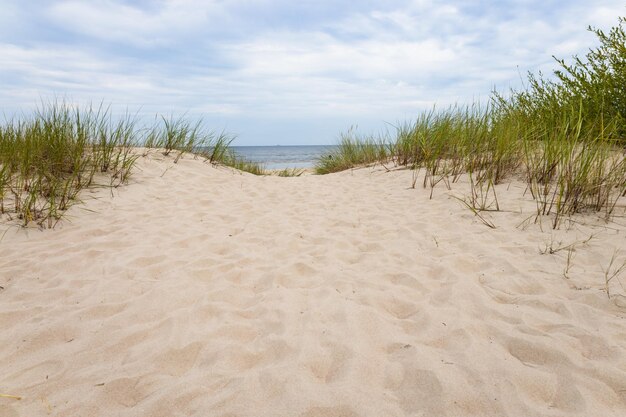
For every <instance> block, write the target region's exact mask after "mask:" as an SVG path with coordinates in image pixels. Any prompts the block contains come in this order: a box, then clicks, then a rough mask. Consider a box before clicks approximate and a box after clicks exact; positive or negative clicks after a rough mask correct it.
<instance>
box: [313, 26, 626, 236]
mask: <svg viewBox="0 0 626 417" xmlns="http://www.w3.org/2000/svg"><path fill="white" fill-rule="evenodd" d="M624 23H625V20H624V19H623V18H620V19H619V25H618V26H617V27H615V28H613V29H612V30H611V31H610V32H609V33H608V34H605V33H604V32H602V31H600V30H597V29H592V28H590V29H589V30H591V31H592V32H594V33H595V34H596V35H597V36H598V38H599V40H600V46H599V47H598V48H596V49H593V50H591V51H590V52H589V53H588V54H587V56H586V59H580V58H578V57H575V58H574V64H572V65H567V64H566V63H565V62H564V61H563V60H557V62H558V63H559V65H560V69H559V70H557V71H555V77H556V81H550V80H546V79H544V78H542V76H541V75H540V76H535V75H533V74H529V75H528V80H529V85H528V88H527V89H526V90H524V91H511V93H510V94H509V95H508V96H507V97H505V96H503V95H501V94H498V93H495V92H494V94H493V96H492V100H491V101H490V103H489V105H487V106H482V107H481V106H479V105H476V104H473V105H468V106H453V107H451V108H448V109H445V110H439V111H435V110H432V111H429V112H425V113H422V114H421V115H419V116H418V117H417V119H416V120H415V121H414V122H411V123H405V124H404V125H401V126H399V127H397V128H396V135H395V139H394V140H391V141H382V140H376V139H373V138H371V137H370V138H365V139H360V138H355V137H354V136H353V135H351V134H348V135H344V136H342V138H341V142H340V145H339V147H338V149H337V150H336V151H335V153H334V154H331V155H328V156H326V157H323V158H321V159H320V160H319V161H318V163H317V166H316V172H317V173H318V174H324V173H329V172H335V171H340V170H343V169H348V168H351V167H354V166H359V165H363V164H371V163H376V162H385V161H389V160H392V161H394V162H395V163H396V164H397V165H400V166H407V167H409V168H412V169H413V170H414V171H413V180H412V186H413V187H415V186H416V184H417V183H418V181H420V176H421V185H422V186H423V187H425V188H430V195H431V197H432V195H433V190H434V188H435V187H436V186H437V185H438V184H444V185H445V186H446V187H447V188H448V189H449V188H450V187H451V184H452V183H454V182H456V181H457V180H458V179H459V177H460V176H461V175H462V174H467V175H468V177H469V180H470V187H471V190H470V194H469V195H468V196H467V197H466V198H465V199H462V202H463V203H464V204H465V205H466V206H467V207H469V208H470V209H471V210H472V211H473V212H474V213H475V214H477V215H478V214H479V213H480V212H481V211H488V210H499V209H500V207H499V204H498V199H497V195H496V191H495V190H496V189H495V185H497V184H499V183H501V182H502V181H503V180H504V179H506V178H510V177H512V176H521V177H523V178H525V180H526V182H527V184H528V189H529V191H530V194H531V195H532V197H533V199H534V200H535V201H536V206H537V211H536V215H537V217H536V219H538V218H539V216H551V219H552V226H553V227H554V228H557V227H558V226H559V224H560V223H561V221H562V219H563V218H564V216H569V215H572V214H575V213H581V212H586V211H593V212H600V213H602V214H603V215H604V216H605V218H606V219H610V218H611V216H612V214H613V211H614V208H615V204H616V202H617V199H618V198H619V196H620V195H626V162H625V161H626V159H625V153H624V146H625V145H626V136H625V135H626V105H625V104H626V102H625V101H624V97H626V64H625V63H626V49H625V48H624V44H626V34H625V32H624V29H623V24H624ZM481 219H482V218H481ZM483 222H484V220H483ZM486 224H487V223H486ZM488 225H489V226H490V227H491V226H492V225H490V224H488Z"/></svg>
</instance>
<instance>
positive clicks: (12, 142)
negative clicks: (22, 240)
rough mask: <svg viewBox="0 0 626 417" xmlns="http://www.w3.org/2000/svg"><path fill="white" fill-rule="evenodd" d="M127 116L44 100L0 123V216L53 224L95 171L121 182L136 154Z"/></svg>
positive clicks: (114, 183) (129, 119)
mask: <svg viewBox="0 0 626 417" xmlns="http://www.w3.org/2000/svg"><path fill="white" fill-rule="evenodd" d="M135 139H136V138H135V132H134V129H133V123H132V120H131V118H130V117H125V118H121V119H117V120H116V121H114V120H113V119H112V118H111V117H110V113H109V110H108V109H107V108H104V107H102V106H100V107H97V108H93V107H89V108H86V109H84V110H81V109H78V108H74V107H71V106H69V105H67V104H65V103H52V104H46V105H43V106H42V107H41V108H40V109H39V110H38V111H37V112H36V113H35V115H33V116H32V117H30V118H27V119H25V120H10V121H7V122H6V123H5V124H4V125H2V126H0V216H2V217H5V218H7V217H8V218H9V219H19V220H20V222H21V223H22V224H23V225H27V224H29V223H31V222H36V223H37V224H39V225H40V226H42V227H46V226H47V227H53V226H54V224H56V222H57V221H58V220H59V219H60V217H61V215H62V213H63V212H64V211H65V210H67V208H69V207H70V206H71V205H72V204H73V203H74V202H76V200H77V195H78V193H79V192H80V190H81V189H83V188H85V187H89V186H91V185H92V183H93V181H94V178H95V177H96V176H97V175H100V174H102V175H106V176H108V178H109V181H110V184H111V185H114V186H115V185H119V184H121V183H123V182H125V181H126V180H127V179H128V177H129V175H130V172H131V169H132V167H133V164H134V162H135V160H136V158H137V157H136V156H135V155H134V154H133V153H132V152H130V148H131V147H132V146H134V144H135Z"/></svg>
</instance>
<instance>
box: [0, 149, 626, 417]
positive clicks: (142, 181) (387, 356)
mask: <svg viewBox="0 0 626 417" xmlns="http://www.w3.org/2000/svg"><path fill="white" fill-rule="evenodd" d="M138 167H139V169H140V171H138V172H137V173H136V175H135V176H134V178H133V180H132V181H131V184H130V185H128V186H125V187H122V188H119V189H117V190H115V191H114V192H113V194H114V196H113V197H112V196H111V193H110V191H109V190H105V189H100V190H96V191H92V192H86V193H84V194H83V198H84V200H85V201H86V204H84V205H83V206H74V207H73V208H72V209H71V210H70V212H69V217H68V220H67V221H65V222H63V223H62V224H60V225H59V226H57V228H56V229H55V230H53V231H39V230H36V229H26V230H25V229H20V228H16V227H14V228H11V229H10V230H9V231H8V232H7V233H6V235H5V236H4V238H3V240H2V241H1V242H0V251H1V252H0V253H1V255H0V286H2V289H0V329H1V330H2V331H1V332H0V393H5V394H15V395H20V396H22V397H23V399H22V400H21V401H18V400H15V399H10V398H0V416H3V417H12V416H24V417H26V416H42V415H43V416H45V415H54V416H118V415H120V416H139V415H146V416H187V415H196V416H342V417H343V416H372V417H378V416H446V415H447V416H466V415H476V416H507V415H512V416H624V415H626V320H625V317H626V298H624V297H620V296H617V297H615V298H614V299H612V300H609V299H608V298H607V296H606V293H605V292H604V291H603V286H604V278H603V272H602V267H606V266H607V265H608V263H609V260H610V258H611V256H612V254H613V252H614V250H615V249H616V248H621V249H622V252H621V253H620V255H619V256H618V261H619V263H621V261H623V259H624V258H626V241H625V237H626V226H624V225H623V224H624V223H626V219H625V218H624V217H621V218H618V219H617V222H616V223H610V224H608V225H604V224H603V223H602V222H598V221H596V220H594V218H592V217H585V218H580V219H579V220H580V221H582V222H583V223H588V224H586V225H585V224H574V225H572V227H571V229H570V230H569V231H566V230H561V231H559V232H557V233H555V232H552V231H551V230H550V229H549V227H544V230H543V231H542V230H541V229H540V227H539V226H537V225H533V224H531V225H530V226H528V227H526V228H522V227H516V226H517V225H519V224H520V223H522V222H523V220H524V219H525V218H527V217H528V216H529V215H530V213H532V209H533V207H534V203H532V201H530V200H529V199H528V198H527V197H523V186H522V185H521V184H519V183H516V182H512V183H507V184H503V185H502V186H500V188H499V198H500V202H501V205H502V206H503V208H504V209H506V210H510V211H512V212H503V213H493V214H491V215H490V218H491V219H492V220H493V222H494V223H495V224H496V225H497V229H495V230H492V229H489V228H487V227H486V226H485V225H483V224H482V223H481V222H480V221H478V220H477V219H476V218H475V217H474V216H473V215H472V214H471V213H470V212H469V211H468V210H467V209H464V208H462V207H461V205H460V204H459V203H458V201H456V200H455V199H453V198H452V197H450V195H449V194H450V193H449V192H448V191H447V190H446V189H445V187H443V186H440V187H438V188H437V189H436V190H435V195H434V198H433V199H432V200H429V199H428V191H426V190H423V189H415V190H414V189H410V188H409V186H410V182H411V181H410V179H411V173H410V172H409V171H393V172H385V170H384V169H381V168H377V169H369V168H368V169H361V170H356V171H352V172H344V173H340V174H334V175H328V176H323V177H319V176H306V177H299V178H277V177H254V176H251V175H247V174H240V173H237V172H233V171H231V170H228V169H224V168H214V167H211V166H210V165H207V164H205V163H202V162H201V161H199V160H193V159H191V158H186V159H183V160H181V161H180V162H179V163H178V164H177V165H173V164H172V163H171V159H170V160H167V159H166V160H163V157H161V156H156V155H153V156H151V157H148V158H141V159H140V160H139V166H138ZM465 189H466V187H465V186H464V185H463V184H457V185H455V186H454V188H453V191H452V192H453V193H454V192H457V193H461V192H463V191H464V190H465ZM92 197H95V198H92ZM620 204H621V205H622V208H620V210H621V211H620V213H621V215H622V216H623V212H624V209H623V202H620ZM520 210H523V211H524V212H523V213H520ZM592 223H595V224H596V225H595V226H594V225H592ZM619 223H622V225H620V224H619ZM522 229H523V230H522ZM564 229H565V228H564ZM592 233H594V234H595V236H594V238H593V239H592V240H591V241H590V242H589V243H587V244H582V243H581V244H579V245H577V246H576V247H575V251H574V252H573V255H574V257H573V261H572V266H571V268H570V271H569V274H568V276H569V278H567V279H566V278H565V277H564V276H563V271H564V267H565V264H566V260H565V259H566V257H567V251H565V250H563V251H560V252H558V253H556V254H553V255H549V254H546V255H541V254H540V250H539V249H540V248H541V247H544V246H545V245H546V244H547V243H549V242H550V241H551V240H552V241H553V242H554V245H555V246H556V245H558V243H559V242H562V243H561V245H566V244H569V243H572V242H575V241H582V240H584V239H586V238H588V237H589V235H590V234H592ZM622 281H625V284H626V276H623V277H622ZM612 283H613V287H612V289H613V291H614V292H615V293H616V294H617V293H622V294H623V293H624V291H623V290H622V289H621V288H620V286H619V283H618V282H617V280H614V281H613V282H612Z"/></svg>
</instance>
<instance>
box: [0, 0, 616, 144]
mask: <svg viewBox="0 0 626 417" xmlns="http://www.w3.org/2000/svg"><path fill="white" fill-rule="evenodd" d="M145 3H146V4H147V5H148V6H141V5H140V4H138V3H131V2H122V1H121V0H98V1H93V2H79V1H76V0H64V1H60V2H54V3H52V5H50V3H44V4H45V5H47V6H46V7H44V5H43V4H42V5H41V6H42V7H39V8H35V9H37V10H41V13H42V17H41V20H39V21H38V20H36V19H33V21H32V22H30V24H31V26H33V27H36V26H37V25H39V26H41V29H42V32H41V34H39V33H37V32H36V31H33V32H32V33H30V34H29V35H28V36H29V37H28V38H25V39H24V40H23V41H20V39H11V40H10V42H12V43H9V41H4V43H1V42H2V41H0V56H2V57H3V58H2V65H1V66H0V91H2V93H0V104H1V105H2V107H3V110H4V111H6V110H7V109H9V110H11V109H17V108H22V109H25V108H29V107H32V106H33V105H34V104H35V103H36V102H37V101H38V100H39V99H40V98H42V97H43V98H45V97H48V96H51V95H68V96H70V97H71V98H72V99H75V100H76V101H79V102H90V101H99V100H105V101H107V102H109V101H110V102H112V103H113V104H114V105H116V106H120V107H124V106H127V107H129V108H130V109H131V111H134V110H136V109H138V108H141V109H142V111H143V112H146V113H153V112H164V113H168V112H175V113H183V112H186V111H188V112H189V113H190V114H199V113H203V114H206V115H208V117H213V118H215V120H230V121H232V122H233V124H236V123H241V124H242V126H244V128H243V129H242V130H246V129H247V130H253V129H251V128H250V127H249V126H247V127H246V124H247V123H252V122H250V120H261V119H263V120H275V121H277V123H287V121H289V120H312V121H318V122H311V123H312V124H313V125H315V124H316V123H317V125H320V124H323V123H324V122H323V121H328V120H331V119H332V120H337V119H342V120H345V121H346V124H347V125H348V126H349V125H350V124H352V123H355V124H361V125H362V126H363V125H367V126H371V125H373V124H375V123H379V124H382V121H383V120H385V121H391V122H395V121H398V120H401V119H403V118H406V117H411V116H413V115H414V114H416V113H417V112H418V111H419V110H421V109H425V108H429V107H431V106H432V105H433V104H434V103H435V102H436V103H438V105H439V106H445V105H447V104H451V103H454V102H461V103H463V102H468V101H471V100H472V99H475V98H477V99H486V98H487V97H488V96H489V92H490V91H491V89H492V88H493V87H494V86H495V87H498V88H499V89H500V90H506V89H508V87H509V86H519V85H520V83H521V79H520V73H521V74H522V77H523V76H524V74H525V72H526V71H527V70H531V71H536V70H538V69H542V70H544V71H546V72H548V73H549V72H550V69H551V68H554V62H553V60H552V58H551V55H552V54H554V55H556V56H559V57H564V58H567V57H569V56H571V55H573V54H584V53H585V51H586V49H587V48H589V47H590V46H592V45H594V44H595V38H594V36H593V35H592V34H590V33H588V32H586V31H585V28H586V25H587V24H591V25H596V26H600V27H605V28H609V27H610V26H612V25H615V24H616V22H617V16H618V15H619V14H620V13H621V14H624V13H623V12H624V11H626V8H624V7H623V5H622V4H621V3H619V2H618V1H617V0H597V1H596V2H594V3H593V4H590V3H587V2H583V1H582V0H581V1H579V2H571V3H568V5H566V6H563V7H562V8H560V9H559V10H558V11H557V10H553V11H551V12H549V13H548V12H547V11H545V10H535V9H536V8H538V7H539V6H541V5H542V4H540V3H539V2H526V3H511V9H512V10H507V9H503V8H502V7H500V8H499V9H498V8H495V7H493V8H491V7H487V6H484V5H483V6H481V5H480V4H476V3H461V2H452V3H448V4H447V5H442V4H441V3H439V2H435V1H429V0H418V1H407V2H399V1H397V2H393V3H391V2H380V3H379V4H378V7H371V8H370V9H369V10H365V9H364V6H363V5H359V6H358V7H359V9H358V10H357V9H354V10H347V9H345V7H346V6H345V5H344V9H343V10H337V12H336V13H334V14H332V13H331V14H328V13H329V11H332V7H330V6H328V5H326V6H325V7H326V9H324V10H323V12H324V13H327V14H324V13H322V12H320V11H319V10H317V9H315V10H313V12H318V15H316V17H315V19H317V20H315V21H305V20H306V19H307V18H308V15H305V14H304V11H309V9H306V10H305V9H298V7H314V8H315V7H317V5H318V3H315V4H309V3H307V4H306V5H305V4H304V3H303V4H302V5H301V4H300V3H297V2H294V3H291V2H286V1H285V2H282V3H283V4H281V6H280V7H282V8H287V9H288V11H286V12H285V11H284V10H283V9H280V10H276V9H272V7H276V6H275V4H276V2H272V1H269V0H262V1H256V2H254V1H253V2H249V1H245V0H225V1H201V0H166V1H159V2H145ZM339 3H341V2H338V3H337V4H339ZM400 3H402V4H400ZM16 4H17V3H14V4H13V6H12V7H9V8H7V9H6V10H12V12H11V13H12V14H13V15H15V16H17V15H20V10H21V9H20V8H18V7H17V6H15V5H16ZM131 4H133V5H131ZM324 4H325V3H324V2H320V3H319V5H320V6H319V7H320V8H322V6H323V5H324ZM333 4H335V3H333ZM341 4H344V3H341ZM346 4H349V3H346ZM390 4H392V5H391V6H390ZM394 5H395V6H394ZM9 6H11V4H9ZM337 7H339V6H337ZM350 7H357V6H350ZM21 11H22V12H23V10H21ZM283 12H284V13H283ZM298 13H302V14H298ZM21 15H23V16H29V14H28V13H21ZM270 18H271V19H274V20H272V23H267V22H265V21H264V19H270ZM1 21H2V19H1V18H0V23H1ZM276 21H279V24H275V23H274V22H276ZM264 22H265V23H264ZM0 33H2V32H0ZM50 35H52V36H50ZM24 36H26V35H24ZM365 122H366V123H365ZM235 129H237V127H236V126H235ZM260 140H263V139H260ZM275 141H276V140H275V139H274V138H272V142H273V143H275ZM327 141H328V140H327Z"/></svg>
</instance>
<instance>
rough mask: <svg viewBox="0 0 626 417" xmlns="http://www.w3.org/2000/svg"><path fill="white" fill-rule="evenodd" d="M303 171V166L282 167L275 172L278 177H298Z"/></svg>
mask: <svg viewBox="0 0 626 417" xmlns="http://www.w3.org/2000/svg"><path fill="white" fill-rule="evenodd" d="M304 173H305V169H303V168H284V169H281V170H280V171H278V172H276V173H275V174H276V175H277V176H279V177H299V176H301V175H302V174H304Z"/></svg>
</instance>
